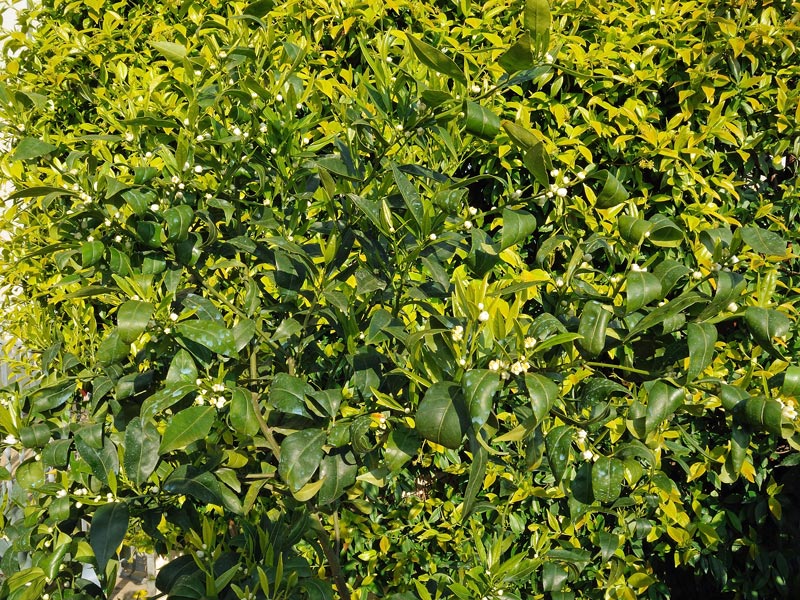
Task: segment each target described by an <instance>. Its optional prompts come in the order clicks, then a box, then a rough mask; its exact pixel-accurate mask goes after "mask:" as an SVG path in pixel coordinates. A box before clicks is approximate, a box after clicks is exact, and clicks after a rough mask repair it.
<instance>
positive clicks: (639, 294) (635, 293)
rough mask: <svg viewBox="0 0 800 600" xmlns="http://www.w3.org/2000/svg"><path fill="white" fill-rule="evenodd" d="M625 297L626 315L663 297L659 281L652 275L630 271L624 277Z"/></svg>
mask: <svg viewBox="0 0 800 600" xmlns="http://www.w3.org/2000/svg"><path fill="white" fill-rule="evenodd" d="M625 296H626V305H625V308H626V310H627V312H628V314H630V313H632V312H636V311H637V310H639V309H640V308H642V307H643V306H646V305H648V304H650V303H651V302H653V301H654V300H658V299H660V298H662V297H663V295H662V291H661V281H660V280H659V278H658V277H656V276H655V275H653V274H652V273H647V272H645V271H631V272H630V273H628V274H627V276H626V277H625Z"/></svg>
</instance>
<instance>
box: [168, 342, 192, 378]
mask: <svg viewBox="0 0 800 600" xmlns="http://www.w3.org/2000/svg"><path fill="white" fill-rule="evenodd" d="M196 380H197V365H196V364H195V362H194V359H193V358H192V355H191V354H189V353H188V352H187V351H186V350H184V349H183V348H181V349H180V350H178V351H177V352H176V353H175V356H173V357H172V361H171V362H170V363H169V370H168V371H167V378H166V383H167V386H170V385H176V384H179V383H194V382H195V381H196Z"/></svg>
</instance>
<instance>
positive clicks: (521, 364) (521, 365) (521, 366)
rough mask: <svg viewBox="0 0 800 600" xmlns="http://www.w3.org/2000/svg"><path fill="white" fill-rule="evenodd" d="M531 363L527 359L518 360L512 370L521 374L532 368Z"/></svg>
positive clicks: (515, 373)
mask: <svg viewBox="0 0 800 600" xmlns="http://www.w3.org/2000/svg"><path fill="white" fill-rule="evenodd" d="M530 367H531V365H530V363H529V362H528V361H527V360H518V361H516V362H515V363H513V364H512V365H511V372H512V373H513V374H514V375H521V374H522V373H526V372H527V371H528V369H530Z"/></svg>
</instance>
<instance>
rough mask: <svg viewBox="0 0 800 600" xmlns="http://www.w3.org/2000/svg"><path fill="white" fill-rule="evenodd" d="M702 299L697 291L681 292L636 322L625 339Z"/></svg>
mask: <svg viewBox="0 0 800 600" xmlns="http://www.w3.org/2000/svg"><path fill="white" fill-rule="evenodd" d="M702 301H703V296H701V295H700V294H698V293H697V292H687V293H684V294H681V295H680V296H678V297H677V298H674V299H672V300H670V301H669V302H667V303H666V304H664V305H663V306H659V307H658V308H655V309H653V310H652V311H651V312H650V313H648V314H647V315H646V316H645V317H644V318H642V319H641V320H639V321H638V322H637V323H636V325H634V326H633V327H632V328H631V330H630V331H629V332H628V335H627V336H625V339H624V340H623V341H624V342H627V341H628V340H630V339H632V338H633V337H634V336H636V335H638V334H639V333H641V332H643V331H647V330H648V329H650V328H651V327H654V326H655V325H658V324H659V323H663V322H664V321H665V320H667V319H669V318H670V317H673V316H675V315H676V314H678V313H680V312H682V311H684V310H686V309H687V308H689V307H690V306H693V305H694V304H697V303H699V302H702Z"/></svg>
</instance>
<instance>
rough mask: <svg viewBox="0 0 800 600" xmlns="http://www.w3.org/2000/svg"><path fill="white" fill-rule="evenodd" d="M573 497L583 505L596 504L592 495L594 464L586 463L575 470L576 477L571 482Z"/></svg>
mask: <svg viewBox="0 0 800 600" xmlns="http://www.w3.org/2000/svg"><path fill="white" fill-rule="evenodd" d="M569 490H570V492H572V497H573V498H574V499H575V500H577V501H578V502H581V503H583V504H591V503H592V502H594V494H593V493H592V463H591V462H585V463H583V464H581V465H580V466H579V467H578V468H577V469H576V470H575V477H574V478H573V479H572V481H570V482H569Z"/></svg>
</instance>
